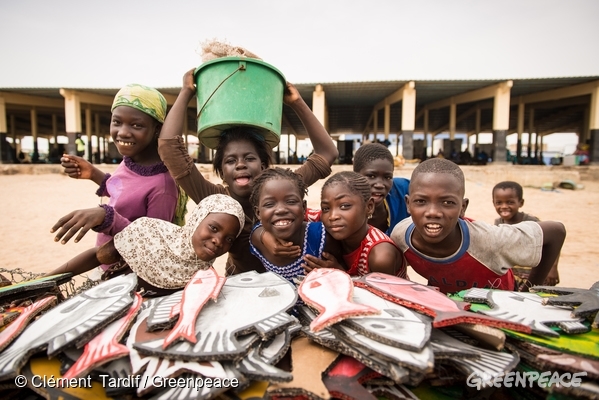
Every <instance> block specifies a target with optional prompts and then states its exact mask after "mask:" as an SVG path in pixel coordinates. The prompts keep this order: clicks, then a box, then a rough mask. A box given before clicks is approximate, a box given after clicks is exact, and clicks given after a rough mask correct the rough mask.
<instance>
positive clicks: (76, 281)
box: [0, 268, 100, 299]
mask: <svg viewBox="0 0 599 400" xmlns="http://www.w3.org/2000/svg"><path fill="white" fill-rule="evenodd" d="M44 275H45V274H44V273H36V272H29V271H25V270H24V269H21V268H15V269H7V268H0V286H9V285H13V284H16V283H21V282H25V281H30V280H33V279H37V278H41V277H43V276H44ZM98 283H100V281H98V280H94V279H91V278H90V277H88V276H87V275H77V276H74V277H73V278H71V279H70V280H69V281H68V282H65V283H63V284H62V285H60V286H58V288H57V290H58V293H56V294H57V295H60V296H59V297H60V298H61V299H68V298H71V297H73V296H75V295H77V294H79V293H81V292H84V291H86V290H87V289H90V288H92V287H94V286H96V285H97V284H98Z"/></svg>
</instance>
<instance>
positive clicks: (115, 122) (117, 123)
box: [111, 119, 121, 125]
mask: <svg viewBox="0 0 599 400" xmlns="http://www.w3.org/2000/svg"><path fill="white" fill-rule="evenodd" d="M120 123H121V122H120V121H117V120H116V119H113V120H112V121H111V124H112V125H120Z"/></svg>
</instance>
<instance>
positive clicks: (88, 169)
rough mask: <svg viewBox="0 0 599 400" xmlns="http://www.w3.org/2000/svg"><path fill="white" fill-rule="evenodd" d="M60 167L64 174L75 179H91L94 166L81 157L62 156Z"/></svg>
mask: <svg viewBox="0 0 599 400" xmlns="http://www.w3.org/2000/svg"><path fill="white" fill-rule="evenodd" d="M60 165H62V168H64V173H65V174H67V175H68V176H70V177H71V178H75V179H91V177H92V172H93V169H94V166H93V165H92V164H91V163H90V162H89V161H87V160H85V159H84V158H82V157H78V156H72V155H69V154H63V155H62V157H61V158H60Z"/></svg>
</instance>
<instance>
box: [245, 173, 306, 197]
mask: <svg viewBox="0 0 599 400" xmlns="http://www.w3.org/2000/svg"><path fill="white" fill-rule="evenodd" d="M272 179H287V180H289V181H291V182H292V183H293V184H294V185H295V187H297V189H298V191H299V194H300V198H301V199H302V200H303V199H304V197H305V196H306V194H308V186H307V185H306V184H305V183H304V180H303V179H302V177H301V176H300V175H298V174H296V173H295V172H293V171H291V170H290V169H289V168H280V167H275V168H268V169H265V170H263V171H262V172H261V173H260V175H258V176H257V177H256V178H254V181H253V183H252V193H251V194H250V204H251V205H252V206H254V207H258V203H259V202H260V193H261V192H262V187H263V186H264V184H265V183H266V182H268V181H270V180H272Z"/></svg>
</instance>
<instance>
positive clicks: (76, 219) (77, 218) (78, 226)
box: [50, 207, 106, 244]
mask: <svg viewBox="0 0 599 400" xmlns="http://www.w3.org/2000/svg"><path fill="white" fill-rule="evenodd" d="M105 217H106V211H105V210H104V208H103V207H95V208H88V209H86V210H77V211H73V212H71V213H69V214H67V215H65V216H64V217H62V218H61V219H59V220H58V222H57V223H56V224H54V226H53V227H52V229H51V230H50V232H51V233H54V232H56V230H57V229H59V228H60V230H59V231H58V233H57V234H56V236H55V237H54V241H55V242H58V241H59V240H60V239H62V241H61V242H60V243H61V244H66V243H67V242H68V241H69V240H70V239H71V238H72V237H73V236H74V235H75V234H76V233H77V232H79V234H78V235H77V237H76V238H75V243H77V242H79V241H80V240H81V239H82V238H83V236H85V234H86V233H87V231H89V230H90V229H91V228H93V227H94V226H98V225H100V224H102V222H104V218H105Z"/></svg>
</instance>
